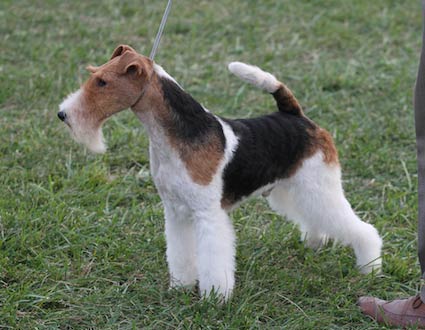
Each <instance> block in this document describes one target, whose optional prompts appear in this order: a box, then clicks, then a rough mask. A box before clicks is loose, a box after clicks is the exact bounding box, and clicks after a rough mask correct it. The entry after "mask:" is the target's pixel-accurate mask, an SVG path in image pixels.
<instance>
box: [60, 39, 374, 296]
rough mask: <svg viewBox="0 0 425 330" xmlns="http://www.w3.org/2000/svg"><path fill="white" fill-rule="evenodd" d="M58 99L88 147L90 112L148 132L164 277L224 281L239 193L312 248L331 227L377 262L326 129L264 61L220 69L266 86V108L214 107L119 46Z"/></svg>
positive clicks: (222, 288)
mask: <svg viewBox="0 0 425 330" xmlns="http://www.w3.org/2000/svg"><path fill="white" fill-rule="evenodd" d="M87 69H88V70H89V71H90V72H91V75H90V77H89V79H88V80H87V81H86V82H85V83H84V84H83V85H82V87H81V88H80V89H79V90H77V91H76V92H75V93H73V94H71V95H69V96H68V97H67V98H66V99H65V100H64V101H63V102H62V104H61V105H60V111H59V113H58V117H59V118H60V119H61V120H62V121H64V122H65V123H66V124H67V125H68V127H69V128H70V131H71V134H72V136H73V137H74V139H75V140H76V141H77V142H80V143H82V144H84V145H85V146H86V147H87V148H88V149H90V150H91V151H93V152H104V151H105V150H106V146H105V143H104V140H103V135H102V128H101V127H102V124H103V123H104V122H105V121H106V119H107V118H109V117H110V116H112V115H113V114H115V113H117V112H119V111H121V110H124V109H127V108H131V110H132V111H133V112H134V113H135V115H136V116H137V117H138V118H139V119H140V121H141V122H142V123H143V125H144V126H145V128H146V130H147V133H148V136H149V157H150V170H151V174H152V177H153V180H154V182H155V186H156V188H157V190H158V193H159V195H160V196H161V199H162V201H163V204H164V209H165V235H166V241H167V252H166V253H167V261H168V266H169V272H170V285H171V287H179V286H192V285H195V284H196V281H198V282H199V289H200V292H201V294H202V295H203V296H208V295H209V294H210V293H211V292H212V291H215V292H216V293H218V294H219V295H222V296H223V297H224V299H228V298H229V297H230V296H231V293H232V290H233V287H234V283H235V232H234V229H233V226H232V224H231V221H230V219H229V216H228V213H229V211H230V210H232V209H233V208H234V207H236V206H237V205H238V204H240V203H241V202H242V201H243V200H244V199H246V198H247V197H249V196H258V195H263V196H265V197H266V198H267V200H268V202H269V204H270V206H271V208H272V209H273V210H275V211H276V212H277V213H279V214H281V215H284V216H286V217H287V218H288V219H290V220H292V221H293V222H294V223H296V224H298V225H299V228H300V230H301V233H302V239H303V240H304V241H305V244H307V245H308V246H310V247H313V248H318V247H320V246H321V245H323V244H324V243H325V242H326V241H327V239H329V238H331V239H335V240H338V241H340V242H341V243H342V244H344V245H349V246H351V247H352V248H353V249H354V252H355V254H356V257H357V265H358V267H359V268H360V270H361V271H362V272H363V273H369V272H371V271H372V270H375V271H379V270H380V268H381V257H380V255H381V246H382V241H381V238H380V237H379V235H378V232H377V230H376V229H375V228H374V227H373V226H372V225H370V224H368V223H365V222H363V221H361V220H360V219H359V218H358V216H357V215H356V214H355V213H354V211H353V210H352V208H351V206H350V204H349V203H348V201H347V199H346V198H345V196H344V192H343V188H342V185H341V169H340V165H339V161H338V156H337V151H336V148H335V146H334V143H333V140H332V137H331V136H330V134H329V133H328V132H327V131H326V130H324V129H322V128H320V127H319V126H317V125H316V124H315V123H314V122H312V121H311V120H310V119H309V118H307V117H306V116H305V115H304V113H303V110H302V108H301V106H300V104H299V103H298V101H297V100H296V98H295V97H294V95H293V94H292V92H291V91H290V90H289V89H288V88H287V87H286V86H285V85H284V84H283V83H282V82H280V81H278V80H277V79H276V78H275V77H274V76H273V75H271V74H270V73H267V72H264V71H262V70H261V69H259V68H258V67H254V66H251V65H247V64H244V63H240V62H232V63H230V64H229V70H230V71H231V72H232V73H233V74H235V75H236V76H238V77H239V78H241V79H242V80H244V81H246V82H249V83H251V84H253V85H254V86H257V87H259V88H260V89H263V90H265V91H267V92H268V93H271V94H272V96H273V97H274V99H275V100H276V103H277V108H278V111H277V112H274V113H271V114H268V115H264V116H261V117H257V118H253V119H235V120H231V119H225V118H221V117H218V116H216V115H214V114H212V113H211V112H210V111H208V110H207V109H205V108H204V107H203V106H202V105H201V104H199V103H198V102H197V101H196V100H194V99H193V98H192V96H190V95H189V94H188V93H187V92H185V91H184V90H183V88H182V87H181V86H180V85H179V84H178V83H177V82H176V81H175V80H174V79H173V78H172V77H171V76H170V75H168V74H167V73H166V72H165V71H164V69H163V68H162V67H161V66H159V65H157V64H155V63H154V62H153V61H151V60H150V59H149V58H147V57H145V56H143V55H140V54H138V53H137V52H136V51H135V50H134V49H132V48H131V47H129V46H126V45H121V46H119V47H118V48H116V49H115V51H114V52H113V54H112V57H111V59H110V60H109V61H108V62H107V63H106V64H104V65H102V66H100V67H93V66H89V67H87Z"/></svg>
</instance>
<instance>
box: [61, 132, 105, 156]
mask: <svg viewBox="0 0 425 330" xmlns="http://www.w3.org/2000/svg"><path fill="white" fill-rule="evenodd" d="M69 128H70V131H71V136H72V138H73V139H74V140H75V141H76V142H78V143H81V144H82V145H84V146H85V147H86V148H87V149H89V150H90V151H91V152H94V153H98V154H102V153H104V152H105V151H106V149H107V147H106V143H105V140H104V138H103V132H102V127H99V128H97V129H94V130H89V129H83V128H77V127H72V126H69Z"/></svg>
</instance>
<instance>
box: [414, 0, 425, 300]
mask: <svg viewBox="0 0 425 330" xmlns="http://www.w3.org/2000/svg"><path fill="white" fill-rule="evenodd" d="M422 24H423V25H422V51H421V58H420V62H419V70H418V77H417V79H416V86H415V97H414V107H415V128H416V148H417V154H418V256H419V263H420V264H421V272H422V279H425V0H422ZM421 300H422V301H424V302H425V286H424V285H422V288H421Z"/></svg>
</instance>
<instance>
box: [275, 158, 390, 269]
mask: <svg viewBox="0 0 425 330" xmlns="http://www.w3.org/2000/svg"><path fill="white" fill-rule="evenodd" d="M282 196H284V197H285V198H284V199H283V200H284V201H286V202H284V203H283V204H285V205H287V204H290V207H289V208H288V209H289V210H290V211H289V212H288V213H287V215H288V217H290V218H292V220H293V221H294V222H296V223H298V224H299V225H300V229H301V230H302V231H303V234H304V235H305V236H306V239H307V242H308V241H311V242H312V243H313V244H316V243H319V244H320V243H323V242H324V241H325V240H326V239H327V238H328V237H329V238H331V239H336V240H338V241H339V242H341V243H342V244H344V245H349V246H351V247H352V248H353V249H354V252H355V254H356V257H357V265H358V266H359V268H360V270H361V271H362V272H363V273H369V272H371V271H372V270H376V271H379V270H380V267H381V247H382V240H381V238H380V237H379V235H378V232H377V230H376V229H375V227H373V226H372V225H370V224H368V223H365V222H363V221H361V220H360V219H359V217H358V216H357V215H356V214H355V213H354V211H353V210H352V208H351V206H350V204H349V203H348V201H347V199H346V198H345V196H344V192H343V189H342V185H341V178H340V169H339V166H338V165H337V164H333V165H329V164H326V163H325V162H324V161H323V158H322V154H321V153H317V154H316V155H315V156H313V157H311V158H309V159H307V160H305V161H304V164H303V165H302V167H301V168H300V169H299V170H298V172H297V173H296V174H295V175H294V176H293V177H292V178H290V179H287V180H283V181H282V183H281V184H279V185H277V186H276V188H275V189H274V190H273V191H272V192H271V194H270V196H269V202H270V205H271V207H272V208H274V209H276V210H277V211H279V205H282Z"/></svg>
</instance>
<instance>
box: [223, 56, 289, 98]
mask: <svg viewBox="0 0 425 330" xmlns="http://www.w3.org/2000/svg"><path fill="white" fill-rule="evenodd" d="M228 68H229V71H230V72H231V73H233V74H234V75H235V76H237V77H239V78H240V79H242V80H244V81H246V82H248V83H250V84H252V85H254V86H256V87H258V88H261V89H263V90H265V91H267V92H269V93H273V92H275V91H276V90H278V89H279V87H280V86H281V83H280V82H279V81H278V80H277V79H276V77H275V76H273V75H272V74H271V73H268V72H265V71H263V70H261V69H260V68H259V67H256V66H253V65H249V64H245V63H242V62H231V63H229V65H228Z"/></svg>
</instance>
